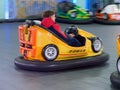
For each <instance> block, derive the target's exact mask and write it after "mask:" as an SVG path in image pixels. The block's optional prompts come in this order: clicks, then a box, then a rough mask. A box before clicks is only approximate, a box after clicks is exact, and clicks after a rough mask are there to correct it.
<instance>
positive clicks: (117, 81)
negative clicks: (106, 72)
mask: <svg viewBox="0 0 120 90" xmlns="http://www.w3.org/2000/svg"><path fill="white" fill-rule="evenodd" d="M116 47H117V48H116V49H117V54H118V59H117V62H116V67H117V71H115V72H113V73H112V74H111V76H110V80H111V83H112V85H113V86H115V87H117V88H120V35H118V36H117V39H116Z"/></svg>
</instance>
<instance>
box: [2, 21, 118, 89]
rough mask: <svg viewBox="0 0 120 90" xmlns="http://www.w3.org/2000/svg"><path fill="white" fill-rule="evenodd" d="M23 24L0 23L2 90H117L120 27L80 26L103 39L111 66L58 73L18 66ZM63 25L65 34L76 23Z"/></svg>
mask: <svg viewBox="0 0 120 90" xmlns="http://www.w3.org/2000/svg"><path fill="white" fill-rule="evenodd" d="M21 24H22V22H19V23H18V22H14V23H0V49H1V50H0V51H1V52H0V57H1V59H0V90H117V89H116V88H114V87H113V86H112V85H111V82H110V74H111V73H112V72H114V71H116V66H115V63H116V60H117V55H116V45H115V38H116V35H117V34H118V33H120V25H100V24H95V23H94V24H87V25H79V24H78V25H76V26H78V27H79V28H81V29H84V30H86V31H88V32H90V33H93V34H95V35H96V36H99V37H101V39H102V40H103V45H104V51H105V52H107V53H108V54H109V55H110V59H109V61H108V62H107V63H105V64H103V65H99V66H93V67H85V68H77V69H71V70H64V71H57V72H35V71H26V70H21V69H18V68H16V67H15V65H14V59H15V58H16V57H18V56H19V55H20V54H19V42H18V30H17V28H18V26H19V25H21ZM60 25H61V28H62V30H63V31H64V30H65V28H67V27H68V26H71V25H72V24H62V23H60ZM118 90H119V89H118Z"/></svg>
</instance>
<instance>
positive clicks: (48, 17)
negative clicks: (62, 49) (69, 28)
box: [41, 10, 81, 46]
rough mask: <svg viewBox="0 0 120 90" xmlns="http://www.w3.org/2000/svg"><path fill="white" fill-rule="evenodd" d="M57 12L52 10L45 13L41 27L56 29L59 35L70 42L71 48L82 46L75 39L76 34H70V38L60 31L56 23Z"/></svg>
mask: <svg viewBox="0 0 120 90" xmlns="http://www.w3.org/2000/svg"><path fill="white" fill-rule="evenodd" d="M55 18H56V17H55V12H54V11H51V10H47V11H45V12H44V13H43V20H42V21H41V25H43V26H45V27H46V28H48V29H54V30H56V31H57V32H58V33H60V34H61V35H62V36H63V37H64V38H65V39H66V41H68V44H69V45H71V46H80V45H81V43H80V42H79V41H78V40H77V39H75V38H74V36H75V35H74V34H72V33H71V34H69V36H70V38H69V37H67V36H66V35H65V34H64V33H63V32H62V31H61V29H60V26H59V25H58V24H57V23H56V22H55Z"/></svg>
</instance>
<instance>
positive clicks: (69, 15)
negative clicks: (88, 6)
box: [56, 1, 93, 24]
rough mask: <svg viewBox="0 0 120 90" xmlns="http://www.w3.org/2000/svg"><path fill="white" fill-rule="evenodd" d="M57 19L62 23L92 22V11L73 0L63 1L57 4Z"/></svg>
mask: <svg viewBox="0 0 120 90" xmlns="http://www.w3.org/2000/svg"><path fill="white" fill-rule="evenodd" d="M56 16H57V19H56V20H57V21H58V22H61V23H75V24H88V23H92V21H93V19H92V18H91V16H92V12H88V11H86V10H85V9H83V8H81V7H79V6H77V5H75V4H74V3H72V2H68V1H63V2H59V3H58V5H57V15H56Z"/></svg>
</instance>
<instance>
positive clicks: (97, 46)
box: [90, 38, 102, 52]
mask: <svg viewBox="0 0 120 90" xmlns="http://www.w3.org/2000/svg"><path fill="white" fill-rule="evenodd" d="M90 40H91V41H92V49H93V51H94V52H99V51H100V50H101V49H102V41H101V39H100V38H91V39H90Z"/></svg>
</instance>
